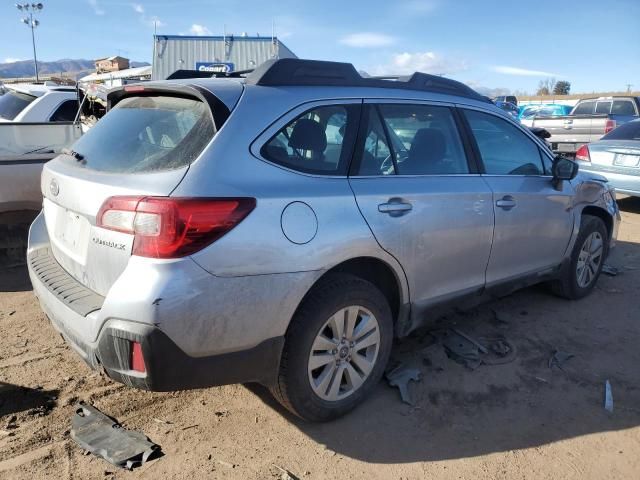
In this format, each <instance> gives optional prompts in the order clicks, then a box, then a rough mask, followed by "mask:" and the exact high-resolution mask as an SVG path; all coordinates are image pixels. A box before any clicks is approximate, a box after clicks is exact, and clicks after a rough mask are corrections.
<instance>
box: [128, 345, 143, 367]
mask: <svg viewBox="0 0 640 480" xmlns="http://www.w3.org/2000/svg"><path fill="white" fill-rule="evenodd" d="M129 364H130V366H131V370H135V371H136V372H140V373H145V372H146V371H147V366H146V365H145V364H144V357H143V356H142V345H140V344H139V343H138V342H131V362H129Z"/></svg>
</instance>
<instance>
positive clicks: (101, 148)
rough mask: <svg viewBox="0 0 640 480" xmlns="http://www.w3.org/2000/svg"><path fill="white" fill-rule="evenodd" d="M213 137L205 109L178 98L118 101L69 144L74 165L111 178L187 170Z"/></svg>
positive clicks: (195, 102)
mask: <svg viewBox="0 0 640 480" xmlns="http://www.w3.org/2000/svg"><path fill="white" fill-rule="evenodd" d="M213 135H214V126H213V120H212V118H211V114H210V112H209V108H208V107H207V105H205V104H204V103H203V102H201V101H199V100H196V99H191V98H183V97H168V96H143V97H128V98H125V99H123V100H121V101H120V102H119V103H118V104H117V105H116V106H115V107H114V108H113V109H111V110H110V111H109V113H107V114H106V115H105V116H104V117H103V118H102V119H101V120H100V121H99V122H98V123H97V124H96V126H95V127H93V128H91V129H90V130H89V131H88V132H87V133H86V134H85V135H84V136H82V137H81V138H80V139H79V140H78V141H77V142H76V143H75V144H74V145H73V150H74V151H75V152H77V153H78V154H80V155H82V160H81V161H76V160H75V159H72V158H71V157H69V159H70V160H68V161H70V162H73V163H76V164H77V165H79V166H82V167H85V168H88V169H91V170H97V171H100V172H112V173H142V172H154V171H160V170H172V169H175V168H180V167H183V166H186V165H189V164H190V163H191V162H193V161H194V160H195V159H196V158H197V157H198V155H200V153H201V152H202V150H203V149H204V147H206V146H207V144H208V143H209V142H210V141H211V139H212V138H213Z"/></svg>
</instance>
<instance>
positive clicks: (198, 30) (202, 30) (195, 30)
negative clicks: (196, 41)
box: [189, 23, 211, 37]
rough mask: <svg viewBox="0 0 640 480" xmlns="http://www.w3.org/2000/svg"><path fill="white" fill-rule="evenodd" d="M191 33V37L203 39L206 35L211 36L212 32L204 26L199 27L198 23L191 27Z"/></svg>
mask: <svg viewBox="0 0 640 480" xmlns="http://www.w3.org/2000/svg"><path fill="white" fill-rule="evenodd" d="M189 33H190V34H191V35H197V36H199V37H201V36H205V35H211V30H209V29H208V28H207V27H205V26H204V25H199V24H197V23H194V24H193V25H191V28H190V29H189Z"/></svg>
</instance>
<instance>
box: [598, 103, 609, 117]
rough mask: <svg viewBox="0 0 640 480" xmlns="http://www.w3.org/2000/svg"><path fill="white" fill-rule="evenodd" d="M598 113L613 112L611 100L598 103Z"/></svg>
mask: <svg viewBox="0 0 640 480" xmlns="http://www.w3.org/2000/svg"><path fill="white" fill-rule="evenodd" d="M596 113H606V114H609V113H611V102H598V104H597V105H596Z"/></svg>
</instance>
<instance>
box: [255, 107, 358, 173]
mask: <svg viewBox="0 0 640 480" xmlns="http://www.w3.org/2000/svg"><path fill="white" fill-rule="evenodd" d="M358 111H359V106H358V105H330V106H322V107H316V108H314V109H312V110H308V111H306V112H305V113H303V114H302V115H300V116H299V117H297V118H295V119H294V120H292V121H291V122H289V123H288V124H287V125H286V126H285V127H284V128H282V129H281V130H280V131H279V132H278V133H276V134H275V135H274V136H273V137H272V138H271V140H269V141H268V142H267V143H266V144H265V145H264V146H263V147H262V148H261V150H260V153H261V155H262V156H263V157H264V158H265V159H267V160H269V161H271V162H274V163H277V164H279V165H282V166H284V167H287V168H291V169H293V170H297V171H300V172H305V173H314V174H319V175H346V169H347V167H348V165H347V163H348V160H349V158H348V157H349V156H350V155H351V151H350V149H349V148H345V145H346V144H347V143H350V142H346V141H345V137H346V136H347V130H348V129H349V130H351V129H350V128H349V127H350V126H351V125H352V124H353V127H352V128H355V126H356V123H357V112H358ZM349 133H350V132H349Z"/></svg>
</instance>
